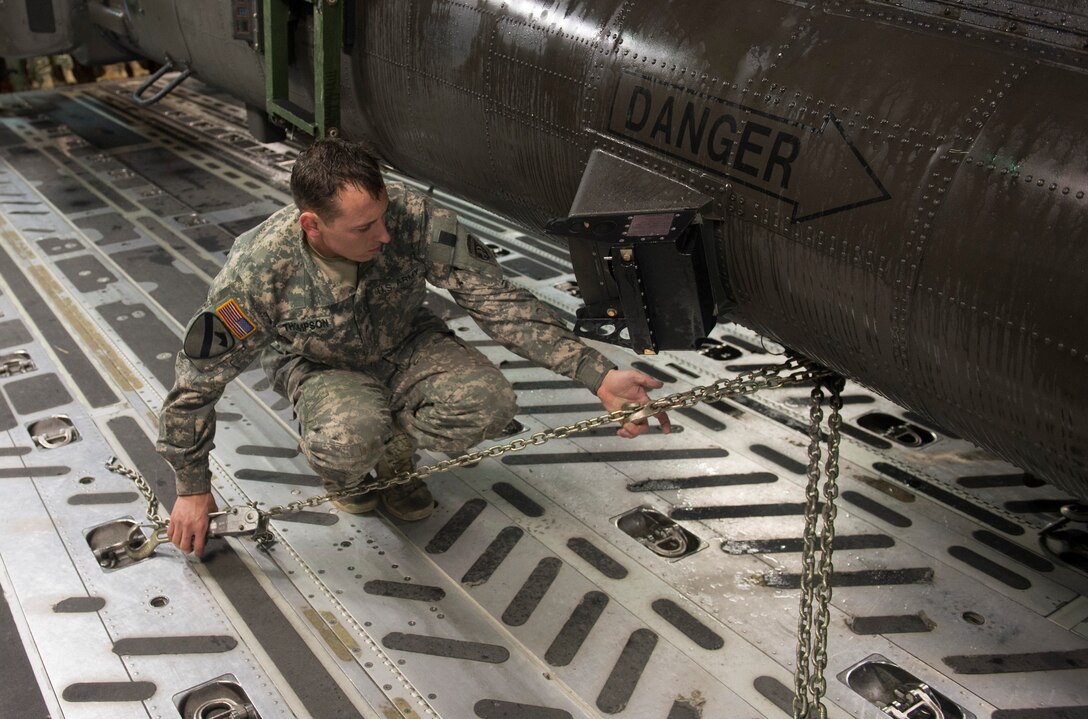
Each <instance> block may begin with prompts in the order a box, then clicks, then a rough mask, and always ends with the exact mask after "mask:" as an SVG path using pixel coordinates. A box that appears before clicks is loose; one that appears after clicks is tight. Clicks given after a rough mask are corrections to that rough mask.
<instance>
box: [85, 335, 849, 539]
mask: <svg viewBox="0 0 1088 719" xmlns="http://www.w3.org/2000/svg"><path fill="white" fill-rule="evenodd" d="M830 376H832V373H831V372H830V370H827V369H825V368H823V367H821V366H819V365H817V364H815V363H813V362H811V361H810V360H807V359H804V358H802V357H800V356H798V355H788V356H787V359H786V361H785V362H783V363H782V364H780V365H767V366H765V367H760V368H759V369H756V370H752V371H751V372H746V373H744V374H741V375H738V376H736V377H734V378H732V379H727V378H722V379H719V380H717V381H715V382H714V383H712V384H709V385H704V386H701V387H694V388H692V389H690V390H687V391H686V392H677V393H675V394H671V395H668V396H666V397H662V398H660V399H656V400H653V401H651V402H649V403H647V404H646V405H637V404H633V405H631V406H627V407H624V408H623V409H619V410H616V411H614V412H609V413H607V414H602V415H599V416H597V417H592V418H590V419H583V420H580V421H578V422H575V423H573V424H568V425H563V426H561V427H555V428H553V429H548V430H544V431H542V432H537V433H535V434H533V435H530V436H529V437H525V438H519V439H515V440H513V441H511V442H508V443H507V444H502V445H494V446H491V447H487V448H486V449H480V450H477V451H475V452H469V453H467V454H463V455H461V456H459V457H453V458H451V459H445V460H442V461H441V462H437V463H435V464H432V465H427V466H423V467H418V468H416V469H414V470H412V471H409V472H401V473H399V474H396V475H394V476H392V477H388V478H386V479H382V480H379V481H377V482H372V483H371V482H368V483H367V484H366V485H365V487H366V489H365V491H367V492H381V491H384V490H387V489H389V488H391V487H395V486H397V485H400V484H408V483H409V482H413V481H415V480H417V479H423V478H424V477H429V476H430V475H432V474H436V473H438V472H446V471H448V470H451V469H455V468H457V467H464V466H466V465H471V464H476V463H477V462H479V461H481V460H483V459H488V458H493V457H501V456H502V455H504V454H507V453H508V452H520V451H521V450H523V449H525V448H526V447H539V446H540V445H542V444H544V443H546V442H549V441H551V440H553V439H562V438H564V437H569V436H570V435H572V434H578V433H580V432H587V431H589V430H591V429H595V428H597V427H602V426H604V425H606V424H612V423H613V422H620V423H623V422H626V421H627V420H628V419H630V418H632V417H634V416H635V415H639V416H640V417H642V416H650V415H654V414H658V413H660V412H668V411H670V410H673V409H680V408H685V407H691V406H693V405H696V404H699V403H700V402H714V401H716V400H719V399H721V398H722V397H728V396H731V395H737V394H751V393H753V392H758V391H762V390H769V389H778V388H780V387H787V386H790V385H796V384H803V383H805V382H811V381H813V380H820V379H824V378H827V377H830ZM106 467H107V468H109V469H110V470H111V471H113V472H116V473H117V474H121V475H124V476H126V477H128V478H129V479H131V480H132V481H133V482H134V483H135V484H136V488H137V489H139V490H140V492H141V493H142V494H143V495H144V498H145V499H146V500H147V518H148V520H149V521H151V522H152V523H153V524H154V525H155V526H156V527H157V528H160V529H162V528H165V527H166V525H167V522H166V520H165V519H163V518H162V517H161V516H160V515H159V514H158V506H159V500H158V498H157V497H156V496H155V492H154V491H153V490H152V489H151V486H150V485H149V484H148V483H147V481H146V480H145V479H144V478H143V477H142V476H141V475H140V473H139V472H137V471H136V470H133V469H129V468H128V467H126V466H125V465H124V464H122V463H121V462H120V461H118V459H117V458H116V457H111V458H110V459H109V461H108V462H106ZM360 491H362V489H361V487H359V486H358V485H357V486H354V487H345V488H343V489H338V490H335V491H332V492H328V493H326V494H321V495H316V496H313V497H308V498H307V499H299V500H296V501H294V502H289V503H288V504H282V505H276V506H273V507H269V508H268V509H265V510H261V515H262V517H263V518H264V520H267V519H270V518H272V517H277V516H281V515H284V514H291V513H294V512H298V511H301V510H303V509H306V508H308V507H316V506H317V505H319V504H324V503H325V502H329V501H331V500H334V499H341V498H344V497H350V496H351V495H354V494H358V493H359V492H360ZM262 524H263V525H264V526H267V521H264V522H262Z"/></svg>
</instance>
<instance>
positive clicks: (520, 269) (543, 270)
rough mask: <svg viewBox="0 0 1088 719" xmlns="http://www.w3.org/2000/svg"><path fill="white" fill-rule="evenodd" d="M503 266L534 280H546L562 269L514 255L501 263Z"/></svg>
mask: <svg viewBox="0 0 1088 719" xmlns="http://www.w3.org/2000/svg"><path fill="white" fill-rule="evenodd" d="M502 266H503V267H504V268H507V269H510V268H512V269H513V270H514V271H515V272H517V273H518V274H521V275H525V276H526V277H529V278H530V279H534V280H548V279H551V278H552V277H555V276H556V275H558V274H560V273H561V272H562V270H559V269H556V268H554V267H549V266H548V265H545V264H542V263H540V262H537V261H535V260H532V259H530V258H528V257H514V258H512V259H510V260H507V261H506V262H503V263H502Z"/></svg>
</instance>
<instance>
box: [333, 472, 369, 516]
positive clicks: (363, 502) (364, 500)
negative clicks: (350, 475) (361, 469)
mask: <svg viewBox="0 0 1088 719" xmlns="http://www.w3.org/2000/svg"><path fill="white" fill-rule="evenodd" d="M366 479H367V480H370V479H371V477H370V475H367V477H366ZM369 483H370V482H368V481H366V480H364V481H363V482H360V483H359V485H358V489H359V490H361V491H359V493H358V494H349V495H348V496H346V497H341V498H340V499H334V500H332V503H333V505H335V506H336V507H337V508H339V509H340V510H341V511H344V512H347V513H348V514H366V513H367V512H373V511H374V510H375V509H377V507H378V501H379V500H380V499H381V496H380V493H378V492H371V491H368V490H367V489H366V486H367V485H368V484H369Z"/></svg>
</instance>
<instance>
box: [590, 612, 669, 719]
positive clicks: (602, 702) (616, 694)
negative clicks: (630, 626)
mask: <svg viewBox="0 0 1088 719" xmlns="http://www.w3.org/2000/svg"><path fill="white" fill-rule="evenodd" d="M656 646H657V635H656V634H654V633H653V632H651V631H650V630H649V629H636V630H635V631H633V632H632V633H631V636H630V637H629V638H628V639H627V644H626V645H625V646H624V647H623V651H622V652H621V653H620V658H619V659H617V660H616V664H615V666H613V667H612V673H611V674H609V675H608V679H607V680H606V681H605V683H604V687H603V688H602V689H601V693H600V694H598V695H597V708H598V709H600V710H601V711H603V712H604V713H605V714H619V713H620V712H621V711H623V710H624V709H626V708H627V702H629V701H630V700H631V695H632V694H634V692H635V687H636V686H637V685H638V680H639V679H641V678H642V672H643V671H645V669H646V664H647V663H649V661H650V655H651V654H653V652H654V647H656Z"/></svg>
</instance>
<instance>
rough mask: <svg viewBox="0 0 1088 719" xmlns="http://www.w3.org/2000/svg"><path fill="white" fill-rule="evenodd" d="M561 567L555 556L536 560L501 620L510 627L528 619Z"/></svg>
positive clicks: (521, 623) (560, 562)
mask: <svg viewBox="0 0 1088 719" xmlns="http://www.w3.org/2000/svg"><path fill="white" fill-rule="evenodd" d="M562 568H563V562H562V561H561V560H559V559H556V558H555V557H545V558H544V559H541V560H540V561H539V562H537V565H536V567H535V568H534V569H533V572H532V574H530V575H529V578H528V579H526V580H525V584H522V585H521V589H519V590H518V593H517V594H515V595H514V598H513V599H511V600H510V604H509V605H507V607H506V611H504V612H503V613H502V621H503V622H504V623H505V624H508V625H510V626H511V627H520V626H521V625H523V624H525V622H527V621H529V617H531V616H533V612H535V611H536V608H537V606H538V605H539V604H540V600H542V599H543V598H544V595H545V594H547V592H548V589H550V588H551V586H552V582H554V581H555V578H556V577H558V576H559V570H560V569H562Z"/></svg>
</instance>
